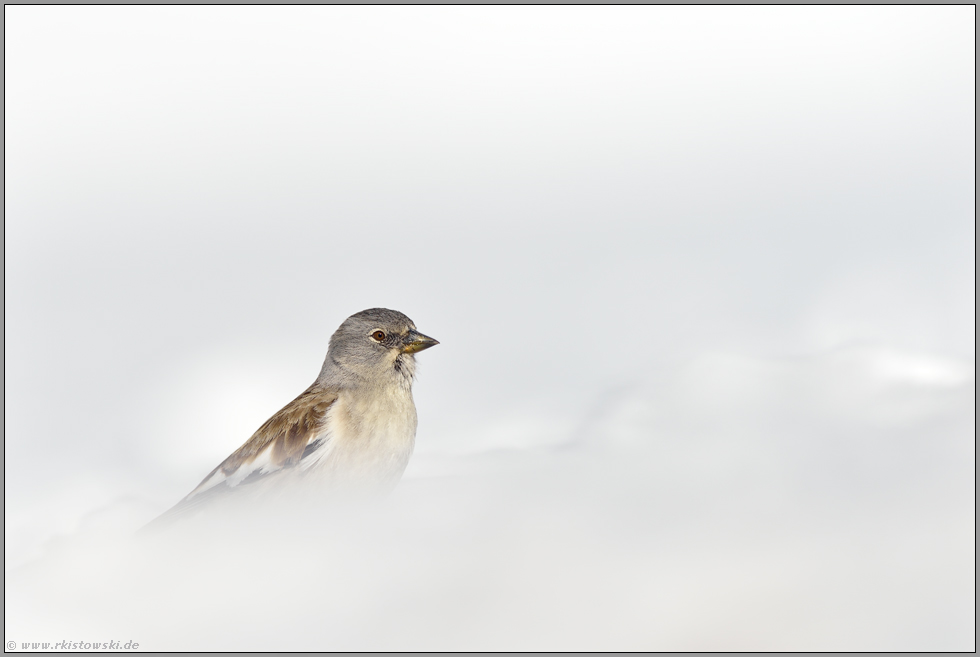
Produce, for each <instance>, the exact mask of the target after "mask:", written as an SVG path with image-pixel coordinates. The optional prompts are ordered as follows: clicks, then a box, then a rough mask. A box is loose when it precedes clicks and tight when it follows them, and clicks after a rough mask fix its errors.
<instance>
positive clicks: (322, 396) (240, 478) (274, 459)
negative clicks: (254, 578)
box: [151, 383, 338, 524]
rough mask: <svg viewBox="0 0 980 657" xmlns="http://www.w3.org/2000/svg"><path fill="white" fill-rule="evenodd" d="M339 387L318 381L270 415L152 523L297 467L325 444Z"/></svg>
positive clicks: (180, 513)
mask: <svg viewBox="0 0 980 657" xmlns="http://www.w3.org/2000/svg"><path fill="white" fill-rule="evenodd" d="M337 396H338V391H337V389H336V388H333V387H327V386H321V385H318V384H316V383H314V384H313V385H311V386H310V387H309V388H307V389H306V390H305V391H304V392H303V393H302V394H300V395H299V396H298V397H297V398H296V399H294V400H293V401H291V402H289V403H288V404H286V406H284V407H283V408H282V410H280V411H279V412H278V413H276V414H275V415H273V416H272V417H270V418H269V419H268V420H266V421H265V423H264V424H263V425H262V426H261V427H259V429H258V430H257V431H256V432H255V433H254V434H252V437H251V438H249V439H248V440H247V441H246V442H245V444H244V445H242V446H241V447H239V448H238V449H236V450H235V451H234V452H232V453H231V455H229V456H228V458H226V459H225V460H224V461H222V462H221V464H219V465H218V467H216V468H215V469H214V470H212V471H211V473H210V474H209V475H208V476H207V477H205V478H204V480H203V481H201V483H200V484H198V486H197V487H196V488H195V489H194V490H192V491H191V492H190V493H189V494H188V495H187V497H185V498H184V499H183V500H181V501H180V502H178V503H177V504H176V505H175V506H174V507H173V508H172V509H170V510H169V511H167V512H166V513H164V514H163V515H162V516H160V517H159V518H157V520H155V521H154V522H153V523H151V524H156V523H157V522H158V521H161V520H164V519H165V518H168V519H169V518H172V517H174V516H177V515H182V514H184V513H186V512H187V511H191V510H193V509H196V508H199V507H200V506H201V505H202V504H203V503H204V502H205V501H207V500H209V499H211V498H212V497H214V496H215V495H218V494H220V493H221V492H224V491H227V490H230V489H232V488H235V487H237V486H241V485H245V484H251V483H253V482H255V481H258V480H260V479H263V478H265V477H266V476H268V475H270V474H273V473H276V472H279V471H282V470H285V469H290V468H293V467H295V466H296V465H297V464H299V463H300V461H302V460H303V459H304V458H305V457H307V456H309V455H310V454H312V453H313V452H315V446H318V445H320V444H322V436H320V433H321V431H320V429H321V427H322V424H323V420H324V418H325V417H326V414H327V411H328V410H329V409H330V407H331V406H332V405H333V403H334V402H335V401H337Z"/></svg>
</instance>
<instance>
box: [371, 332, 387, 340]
mask: <svg viewBox="0 0 980 657" xmlns="http://www.w3.org/2000/svg"><path fill="white" fill-rule="evenodd" d="M371 337H372V338H374V339H375V340H377V341H378V342H383V341H384V339H385V337H386V336H385V332H384V331H375V332H374V333H372V334H371Z"/></svg>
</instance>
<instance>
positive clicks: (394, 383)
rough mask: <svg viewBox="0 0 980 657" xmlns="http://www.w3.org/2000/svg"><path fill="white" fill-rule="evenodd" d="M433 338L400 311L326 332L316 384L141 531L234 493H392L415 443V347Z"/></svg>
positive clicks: (377, 312) (360, 316)
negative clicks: (325, 349)
mask: <svg viewBox="0 0 980 657" xmlns="http://www.w3.org/2000/svg"><path fill="white" fill-rule="evenodd" d="M437 344H439V341H438V340H435V339H433V338H430V337H429V336H427V335H424V334H422V333H420V332H419V331H418V329H417V328H416V327H415V323H414V322H413V321H412V320H411V319H409V318H408V317H407V316H406V315H404V314H403V313H400V312H398V311H396V310H389V309H387V308H370V309H368V310H362V311H361V312H358V313H355V314H353V315H351V316H350V317H348V318H347V319H346V320H344V322H343V323H342V324H341V325H340V327H339V328H338V329H337V330H336V332H334V334H333V335H332V336H331V337H330V343H329V347H328V349H327V356H326V358H325V359H324V361H323V367H322V368H321V369H320V374H319V376H317V378H316V380H315V381H314V382H313V384H312V385H310V387H308V388H307V389H306V390H305V391H303V392H302V393H301V394H300V395H299V396H298V397H296V399H294V400H293V401H291V402H289V403H288V404H286V406H284V407H283V408H282V410H280V411H279V412H278V413H276V414H275V415H273V416H272V417H271V418H269V419H268V420H267V421H266V422H265V423H264V424H263V425H262V426H260V427H259V428H258V430H257V431H256V432H255V433H254V434H252V437H251V438H249V439H248V440H247V441H246V442H245V443H244V444H243V445H242V446H241V447H239V448H238V449H236V450H235V451H234V452H232V453H231V455H229V456H228V458H226V459H225V460H224V461H222V462H221V463H220V464H219V465H218V466H217V467H216V468H215V469H214V470H212V471H211V473H210V474H208V475H207V476H206V477H205V478H204V479H203V481H201V483H200V484H199V485H198V486H197V487H196V488H194V490H192V491H191V492H190V493H188V494H187V496H186V497H184V498H183V499H182V500H181V501H180V502H178V503H177V504H176V505H175V506H174V507H173V508H171V509H170V510H168V511H166V512H165V513H164V514H162V515H161V516H159V517H158V518H156V519H155V520H153V521H152V522H151V523H150V524H149V525H147V526H146V527H145V528H144V530H145V529H150V528H153V527H160V526H163V525H166V524H169V523H170V522H172V521H173V520H175V519H177V518H180V517H182V516H187V515H188V514H190V515H193V514H194V513H195V512H199V511H201V510H202V509H205V508H207V507H208V506H212V504H211V503H212V502H214V501H215V500H216V499H220V498H227V497H231V496H236V495H238V496H242V497H241V499H250V500H255V499H259V498H262V497H269V496H275V495H276V494H277V493H279V492H282V491H284V490H286V489H287V488H291V489H293V490H298V491H300V492H301V493H302V494H303V495H304V496H309V495H314V496H316V495H318V494H319V495H330V494H335V495H336V494H343V493H350V492H351V491H355V492H368V491H370V492H373V493H377V492H380V493H386V492H388V491H390V490H391V489H392V488H394V486H395V484H397V483H398V481H399V480H400V479H401V476H402V473H403V472H404V471H405V468H406V466H407V465H408V461H409V458H410V456H411V454H412V450H413V448H414V445H415V432H416V428H417V426H418V415H417V413H416V409H415V402H414V400H413V398H412V383H413V381H414V379H415V354H417V353H418V352H420V351H422V350H424V349H428V348H430V347H433V346H435V345H437ZM246 492H247V493H249V494H248V495H243V494H244V493H246ZM141 533H142V530H141Z"/></svg>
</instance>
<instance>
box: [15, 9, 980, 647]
mask: <svg viewBox="0 0 980 657" xmlns="http://www.w3.org/2000/svg"><path fill="white" fill-rule="evenodd" d="M4 16H5V51H4V52H5V71H4V72H5V224H4V237H5V269H4V271H5V288H4V289H5V301H4V303H5V369H4V375H5V391H4V401H5V415H4V420H5V421H4V427H5V457H6V461H5V477H6V478H5V491H6V495H5V511H6V512H5V545H6V556H7V559H6V564H7V569H8V572H14V573H23V572H24V570H23V568H24V567H25V564H35V566H33V567H35V568H36V570H32V571H30V572H33V573H44V572H46V571H45V569H46V568H48V567H47V566H43V565H42V566H37V564H38V563H41V564H44V563H49V562H45V561H44V560H45V559H49V560H50V558H51V557H50V555H51V554H52V550H54V549H55V548H54V547H53V546H56V545H61V546H63V545H64V542H65V540H68V541H69V543H70V541H71V537H78V536H82V535H85V533H86V531H91V528H92V527H98V528H99V531H101V532H108V533H112V532H114V531H115V532H120V533H125V532H128V531H130V530H131V529H132V528H134V527H137V526H139V525H140V524H142V523H143V522H145V521H147V520H148V519H149V518H151V517H153V516H154V515H155V514H156V513H158V512H160V511H162V510H163V509H164V508H166V507H167V506H169V505H170V504H173V503H174V502H175V501H177V500H178V499H180V497H182V496H183V495H184V494H186V492H187V491H188V490H190V488H192V487H193V486H194V485H195V484H196V483H197V482H198V481H199V480H200V479H201V478H202V477H203V476H204V475H205V474H207V472H208V471H210V469H211V468H212V467H214V465H215V464H217V463H218V462H219V461H220V460H221V459H222V458H224V457H225V456H226V455H227V454H228V453H229V452H231V451H232V450H233V449H235V448H236V447H237V446H238V445H239V444H241V443H242V442H244V440H245V439H247V438H248V436H249V435H250V434H251V432H252V431H254V429H255V428H257V427H258V426H259V425H260V424H261V423H262V422H263V421H264V420H265V419H266V418H267V417H269V416H270V415H271V414H272V413H274V412H275V411H276V410H278V409H279V408H280V407H281V406H282V405H284V404H285V403H286V402H288V401H289V400H290V399H292V397H293V396H295V395H296V394H298V393H299V392H301V391H302V390H303V389H304V388H305V387H306V386H307V385H308V384H309V383H310V382H311V381H312V380H313V378H314V377H315V376H316V374H317V372H318V371H319V366H320V364H321V362H322V359H323V356H324V354H325V352H326V347H327V341H328V339H329V336H330V334H331V333H332V332H333V330H334V329H335V328H336V327H337V326H338V325H339V324H340V322H341V321H342V320H343V319H344V318H345V317H347V316H348V315H350V314H352V313H354V312H356V311H359V310H362V309H365V308H369V307H376V306H383V307H389V308H394V309H397V310H400V311H402V312H404V313H406V314H407V315H409V316H410V317H411V318H412V319H413V320H414V321H415V323H416V324H417V325H418V327H419V329H420V330H421V331H423V332H425V333H427V334H429V335H432V336H433V337H436V338H437V339H439V340H440V341H441V344H440V346H438V347H436V348H435V349H432V350H430V351H426V352H425V353H423V354H421V355H420V356H419V362H420V368H419V370H420V376H419V380H418V381H417V383H416V386H415V396H416V404H417V406H418V409H419V417H420V425H419V434H418V442H417V451H416V455H415V457H414V459H413V462H412V464H411V465H410V466H409V470H408V472H407V473H406V479H405V481H404V483H403V485H402V487H400V488H399V490H398V491H396V493H395V498H396V499H395V500H394V501H393V502H392V504H395V505H398V504H407V505H408V507H406V510H405V513H404V514H403V515H402V516H401V517H402V518H406V517H411V518H422V517H425V518H429V517H436V518H437V520H435V521H433V522H434V526H435V527H438V528H445V527H452V528H455V529H454V531H457V532H459V533H458V534H455V535H454V536H455V538H456V539H459V538H460V536H464V535H467V536H468V535H469V534H467V532H472V533H474V535H476V534H479V535H485V536H490V537H494V540H498V541H504V542H516V543H518V544H520V545H522V546H527V547H526V549H522V550H519V551H518V552H516V553H514V556H513V557H501V556H500V552H499V551H498V550H495V549H491V548H490V547H487V546H488V545H489V544H491V543H493V541H490V543H487V542H480V541H477V543H476V544H470V543H468V542H467V541H464V540H456V541H455V542H453V541H451V540H450V541H447V542H446V543H445V544H444V545H451V546H453V545H454V546H456V552H455V553H454V554H455V555H456V557H457V558H459V559H462V560H463V561H462V563H463V564H464V565H461V566H458V569H457V570H454V571H453V574H452V575H451V576H450V575H449V574H447V573H448V571H447V570H446V565H445V560H444V559H442V558H439V559H434V558H430V557H432V549H431V548H432V546H431V545H428V544H427V543H426V536H428V535H429V533H428V532H429V530H430V529H431V527H429V528H428V529H424V530H423V529H420V528H419V527H421V526H422V525H424V523H421V524H419V523H408V525H407V526H410V527H412V528H414V529H412V530H406V531H409V533H410V534H411V532H412V531H415V532H416V534H412V536H413V538H411V539H410V540H411V541H414V542H411V545H412V546H414V547H415V548H417V553H413V554H415V557H416V558H415V559H414V560H411V563H410V565H408V566H406V568H408V569H410V570H412V572H416V573H418V578H419V581H424V582H427V583H428V585H427V586H425V587H422V592H420V589H419V586H418V584H417V582H416V583H414V584H410V583H406V582H401V583H399V584H393V583H392V581H391V579H390V578H388V577H385V576H381V575H378V574H377V572H376V571H374V570H370V569H368V570H370V572H371V573H372V575H371V577H373V578H374V579H371V581H372V582H374V586H376V587H377V591H378V593H377V595H372V596H367V597H366V598H365V599H364V600H362V601H360V602H357V603H354V604H353V607H350V606H343V605H341V604H340V602H338V601H339V600H341V599H347V597H346V593H344V592H343V591H339V592H338V591H337V590H336V589H335V590H334V593H333V595H334V596H335V597H334V598H330V599H331V600H333V601H334V603H336V605H340V606H338V607H336V608H338V609H339V608H341V606H342V607H343V608H344V609H346V610H347V611H346V613H348V614H350V618H352V619H354V620H352V621H351V622H350V623H347V624H344V625H343V628H334V631H333V632H332V633H326V634H325V633H321V632H319V631H316V632H314V631H312V630H300V631H298V632H297V633H293V634H291V635H290V636H291V637H292V638H291V640H292V641H293V643H288V642H287V643H283V641H284V639H283V638H282V636H281V635H279V634H276V633H270V634H269V635H268V636H267V635H264V634H263V635H261V636H259V635H254V636H253V635H248V636H249V637H250V638H249V641H252V642H251V643H248V642H245V643H240V642H236V640H235V638H234V637H236V636H237V637H239V638H241V637H243V636H245V635H247V634H248V633H249V632H255V631H257V630H255V629H254V628H255V626H256V623H254V622H251V621H249V622H248V623H246V622H245V621H242V622H243V625H242V626H241V627H238V628H237V629H236V630H234V631H232V632H231V633H229V632H227V631H224V630H222V631H220V632H219V631H217V630H214V631H213V632H212V631H211V630H209V629H208V627H209V625H208V623H207V622H205V621H200V622H198V621H195V622H190V621H187V620H186V619H184V620H179V619H178V620H175V619H173V618H171V619H170V622H169V627H170V628H171V629H170V631H169V632H168V633H167V634H166V637H165V638H164V637H163V636H159V637H157V638H153V635H151V630H149V629H145V630H144V633H145V641H144V645H145V647H148V648H157V649H165V648H168V647H170V648H173V647H176V648H180V649H194V648H196V647H210V648H219V649H222V648H223V649H234V648H243V647H244V648H245V649H249V648H251V649H277V648H290V647H292V648H302V649H326V650H330V649H419V650H426V649H445V650H455V649H522V648H537V649H552V650H560V649H600V650H601V649H643V650H663V649H742V650H752V649H790V650H792V649H797V650H800V649H818V650H819V649H835V650H841V649H844V650H847V649H857V650H861V649H865V650H869V649H870V650H973V649H974V643H973V642H974V627H975V626H974V622H975V621H974V606H973V604H974V603H973V601H974V597H973V596H974V573H975V567H974V546H975V539H974V528H975V521H974V512H975V504H974V499H973V496H974V486H973V482H974V474H975V468H974V456H975V449H974V445H973V432H974V429H975V423H974V413H975V408H976V406H975V365H974V359H975V342H974V340H975V327H976V324H975V309H976V304H975V290H976V287H975V253H976V251H975V246H974V240H975V234H976V231H975V224H974V209H975V204H974V200H975V180H974V175H975V167H974V157H975V127H974V120H975V99H974V98H975V97H974V93H975V63H974V62H975V45H974V39H975V29H974V19H975V8H973V7H969V6H943V7H774V8H768V7H748V8H732V7H701V8H681V7H622V6H621V7H564V8H546V7H529V8H522V7H472V8H470V7H447V8H441V7H422V8H411V7H283V8H272V7H237V8H218V7H202V8H197V7H65V6H61V7H28V6H18V7H7V8H5V11H4ZM474 482H479V484H478V485H476V484H474ZM399 496H401V497H400V498H399ZM447 499H456V500H464V501H465V500H469V501H468V502H464V501H461V502H460V503H459V504H458V506H452V505H449V506H448V507H447V506H446V505H445V500H447ZM406 500H412V502H411V503H409V502H406ZM426 508H439V509H440V511H439V513H438V514H435V516H428V515H424V513H423V512H422V511H420V509H426ZM532 508H535V509H539V508H546V509H549V511H548V512H547V513H545V516H544V517H546V518H550V519H551V520H552V521H554V522H556V523H558V525H560V528H559V529H554V528H551V529H548V528H547V526H546V525H547V523H545V524H542V523H541V522H539V520H540V518H539V517H538V515H536V514H537V513H538V512H532V511H530V510H529V509H532ZM474 509H482V512H480V513H475V512H474ZM412 514H422V515H416V516H413V515H412ZM396 515H397V514H396ZM556 518H560V519H561V520H556ZM730 532H734V533H730ZM569 537H571V538H569ZM719 537H723V538H719ZM586 539H587V540H586ZM352 540H355V542H356V540H360V539H352ZM363 540H364V542H369V541H368V539H366V538H365V539H363ZM589 541H596V543H595V544H593V543H589ZM585 543H588V544H589V545H591V547H589V548H588V549H586V548H584V547H583V545H584V544H585ZM821 546H823V547H821ZM827 546H832V547H827ZM59 549H63V548H59ZM338 549H340V548H338ZM447 549H448V548H447ZM481 550H487V551H489V552H488V553H487V554H493V555H495V558H496V559H498V561H497V562H496V563H497V567H498V568H499V569H500V570H499V573H503V574H499V573H498V575H495V576H492V577H491V576H488V575H487V574H486V567H485V566H486V560H485V559H484V556H486V555H485V554H484V552H481ZM583 550H584V551H583ZM46 555H47V556H46ZM474 555H484V556H480V557H477V556H474ZM535 555H538V556H535ZM556 555H559V556H556ZM560 555H564V557H561V556H560ZM624 555H627V556H624ZM562 558H565V559H568V560H569V563H568V566H567V569H564V568H563V567H561V566H559V565H556V564H560V563H562V561H561V559H562ZM38 559H40V560H41V561H38ZM508 559H510V560H508ZM556 559H557V561H556ZM327 563H329V560H328V561H327ZM324 567H325V568H327V570H325V571H323V572H324V573H326V572H328V571H329V567H327V566H324ZM391 567H392V568H395V567H394V566H391ZM617 567H618V568H620V569H621V570H622V571H623V572H622V573H621V574H619V575H617V574H614V573H612V572H611V571H609V570H608V568H613V569H615V568H617ZM365 568H366V567H365ZM368 570H365V571H364V572H365V573H367V572H368ZM50 572H51V573H55V572H60V571H58V570H57V568H55V567H54V566H51V567H50ZM355 572H360V571H357V570H356V569H355ZM571 572H574V573H576V574H577V576H580V577H582V578H584V579H585V580H586V583H585V584H583V585H582V586H581V587H579V586H572V585H571V584H569V582H570V581H571V580H570V576H569V574H570V573H571ZM321 575H322V576H323V577H327V575H326V574H323V573H321ZM24 577H27V576H24ZM31 577H41V575H37V574H35V575H31ZM352 577H353V579H352V580H351V581H350V582H349V585H350V587H351V589H352V590H353V589H358V590H360V589H359V587H361V586H362V585H363V584H364V582H363V581H357V578H356V577H355V576H352ZM365 577H368V576H367V575H365ZM508 577H513V578H514V579H513V581H512V582H511V585H508V586H509V587H510V588H507V586H504V589H503V590H501V589H498V588H496V587H497V586H498V585H499V586H503V585H500V582H501V581H505V582H506V581H510V580H508V579H507V578H508ZM501 578H502V579H501ZM17 581H21V582H22V584H19V585H18V586H21V587H22V588H17V589H11V588H9V587H8V589H7V596H8V597H7V599H8V605H7V609H8V612H7V614H8V617H7V621H8V622H7V632H8V637H7V638H8V639H14V640H21V639H23V640H32V637H31V636H29V635H30V634H31V633H33V637H35V638H36V640H46V637H48V636H49V635H50V636H53V637H54V636H60V635H59V634H58V632H59V631H62V630H60V629H59V628H64V627H66V626H67V625H66V624H71V623H74V625H72V627H75V628H80V630H81V631H88V632H90V633H91V635H92V636H95V635H97V634H98V633H99V632H107V631H108V630H107V629H105V628H106V625H105V624H106V623H107V622H108V621H107V620H106V619H107V618H108V617H109V616H108V612H107V615H106V616H102V617H100V616H98V615H97V614H96V615H94V616H91V617H86V618H85V619H84V620H79V619H80V618H81V616H79V614H78V613H77V609H75V608H72V607H70V606H65V607H63V608H60V609H49V608H48V607H46V606H44V605H40V606H38V605H35V606H31V605H29V604H27V603H26V602H25V603H24V604H23V605H20V606H19V608H20V611H17V612H12V611H11V605H10V604H9V603H10V602H11V601H12V600H13V601H14V602H17V601H20V600H27V598H28V597H29V596H28V595H27V594H26V593H24V591H26V590H34V591H40V590H43V587H41V586H40V585H37V586H35V584H32V583H31V582H32V581H33V580H30V579H29V578H28V579H27V580H23V579H22V580H17ZM23 582H27V583H26V584H24V583H23ZM433 582H443V583H444V584H445V586H442V585H441V584H433ZM566 586H568V587H570V588H568V590H566V589H565V588H563V587H566ZM32 587H34V588H33V589H32ZM445 587H448V588H449V589H452V590H458V589H463V590H465V596H464V597H465V599H466V600H468V602H466V603H456V602H448V600H449V597H447V594H446V590H448V589H446V588H445ZM260 590H261V588H260ZM597 591H598V592H597ZM698 591H701V592H702V593H698ZM294 593H296V596H295V597H297V599H301V600H302V599H305V598H303V596H302V595H300V594H299V593H297V592H295V591H294ZM37 595H39V596H40V595H41V594H37ZM400 596H401V597H400ZM402 597H404V598H405V599H410V600H412V602H411V604H410V605H408V607H409V608H410V609H411V612H410V614H409V619H410V620H403V625H399V624H397V623H395V624H391V623H389V622H388V621H390V620H391V619H393V618H395V617H396V616H397V617H398V618H400V619H404V614H403V611H400V612H399V613H398V614H396V613H395V612H393V611H392V607H391V606H389V605H387V604H381V603H380V602H378V601H379V600H389V599H402ZM315 600H316V602H314V599H308V600H307V602H308V603H309V604H312V605H314V606H316V604H319V601H320V597H316V598H315ZM520 600H524V601H528V600H530V601H532V602H524V603H520V602H515V601H520ZM324 604H326V603H324ZM332 604H333V603H332ZM520 604H527V605H528V609H533V610H536V611H538V612H541V611H542V610H545V611H546V612H547V613H544V615H542V616H540V617H537V616H535V615H534V613H531V612H526V613H525V611H522V609H523V608H522V607H521V606H520ZM515 605H516V606H515ZM325 608H331V607H330V606H329V604H327V605H326V607H325ZM399 609H401V608H400V607H399ZM447 609H450V610H452V612H453V614H455V615H453V616H452V617H453V618H454V619H455V620H454V621H452V622H448V621H447V620H446V619H447V613H448V612H447ZM788 610H789V611H788ZM117 611H118V610H117ZM331 613H332V612H331ZM11 614H15V615H14V616H11ZM229 614H230V615H229V616H228V617H229V618H230V617H234V618H246V619H248V614H247V613H244V612H241V610H239V611H237V612H234V613H232V612H229ZM399 614H401V615H399ZM413 614H414V615H413ZM604 614H605V615H604ZM323 615H327V612H324V613H323ZM450 615H452V614H450ZM318 617H319V616H318ZM502 619H503V620H502ZM654 619H659V620H654ZM252 620H254V619H252ZM133 622H134V623H136V622H137V621H133ZM359 623H360V624H359ZM379 623H380V624H381V625H382V626H385V627H387V628H388V629H387V630H386V631H385V632H382V633H381V634H380V636H383V637H385V639H384V640H382V639H379V638H378V637H379V634H378V633H377V632H369V631H368V630H366V629H365V630H363V631H362V630H359V629H357V628H367V627H376V626H377V625H378V624H379ZM258 625H263V626H264V624H263V623H258ZM491 627H492V628H493V630H492V631H490V630H489V629H488V628H491ZM705 627H710V628H712V629H711V631H710V632H706V631H705ZM18 628H24V629H18ZM352 628H353V629H352ZM118 629H119V631H120V632H125V631H128V628H126V627H121V628H118ZM134 631H135V630H134ZM25 632H26V634H25ZM344 632H346V634H344ZM15 634H16V635H17V636H14V635H15ZM62 638H63V637H62ZM117 638H118V637H117ZM125 638H130V637H128V636H127V637H125ZM136 638H137V639H138V638H139V637H136ZM150 639H153V641H155V642H156V643H153V641H150ZM53 640H58V639H53ZM93 640H94V639H93ZM243 640H244V639H243ZM147 641H149V643H146V642H147ZM372 641H373V642H372ZM379 641H380V642H379ZM385 641H389V642H388V643H385Z"/></svg>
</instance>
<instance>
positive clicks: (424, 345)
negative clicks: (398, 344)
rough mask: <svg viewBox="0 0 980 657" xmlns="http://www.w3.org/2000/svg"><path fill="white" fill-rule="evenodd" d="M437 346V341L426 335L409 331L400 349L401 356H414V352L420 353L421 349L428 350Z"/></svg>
mask: <svg viewBox="0 0 980 657" xmlns="http://www.w3.org/2000/svg"><path fill="white" fill-rule="evenodd" d="M437 344H439V341H438V340H433V339H432V338H430V337H429V336H427V335H422V334H421V333H419V332H418V331H416V330H414V329H413V330H411V331H409V332H408V335H407V336H405V344H404V346H403V347H402V353H403V354H414V353H416V352H419V351H422V350H423V349H428V348H429V347H434V346H436V345H437Z"/></svg>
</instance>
